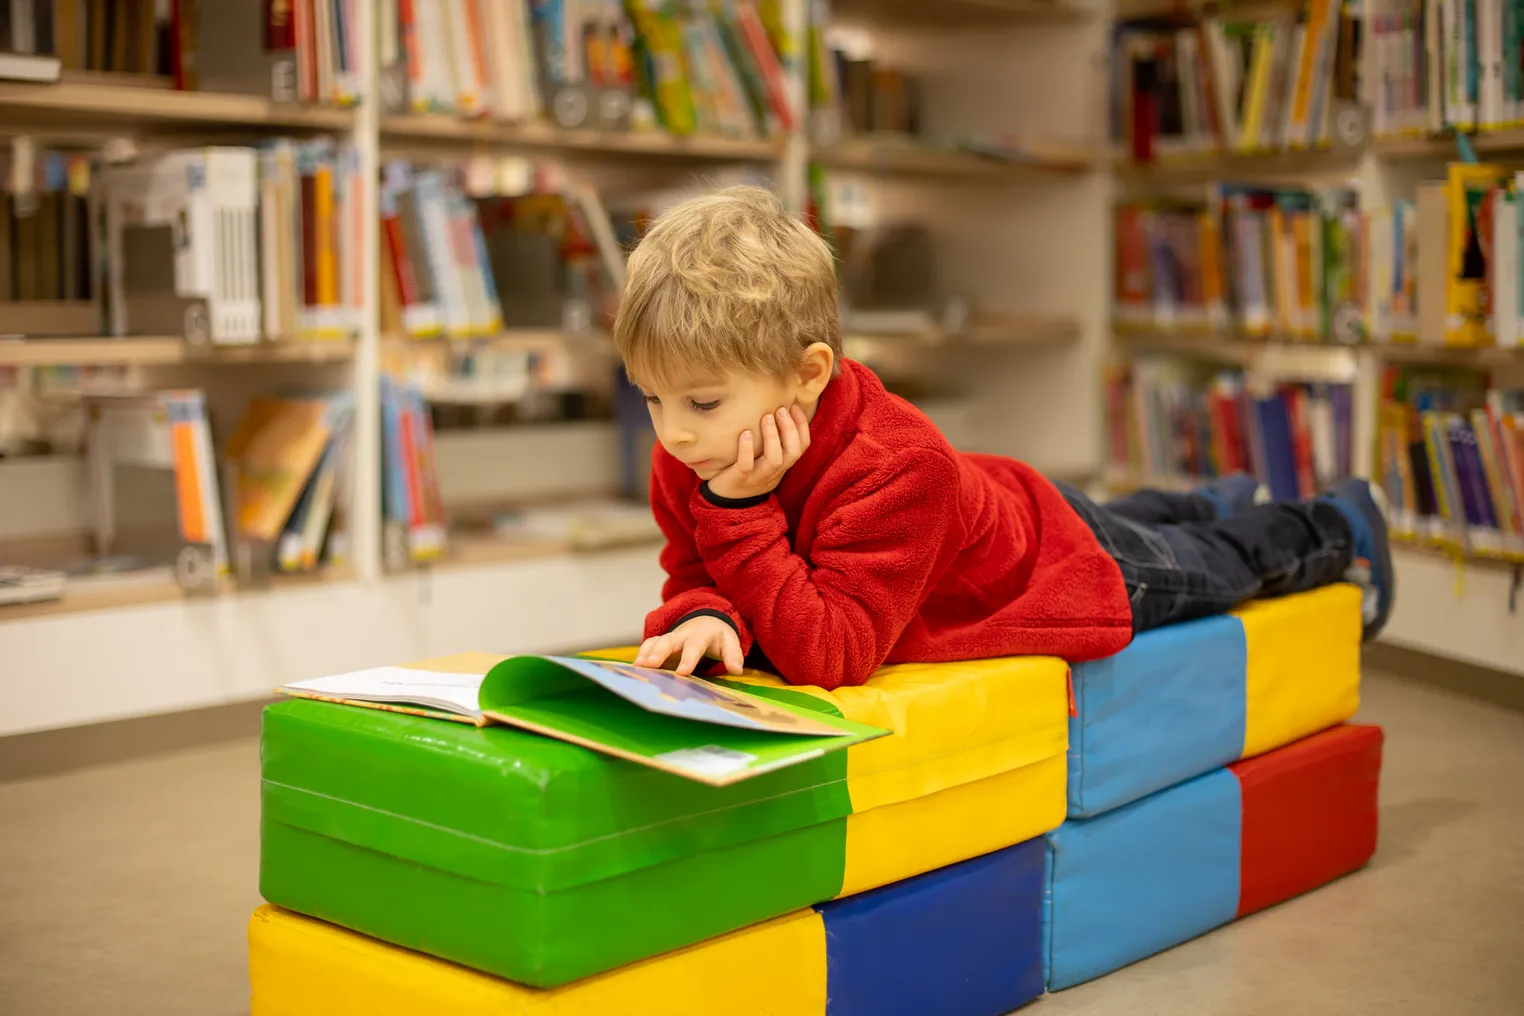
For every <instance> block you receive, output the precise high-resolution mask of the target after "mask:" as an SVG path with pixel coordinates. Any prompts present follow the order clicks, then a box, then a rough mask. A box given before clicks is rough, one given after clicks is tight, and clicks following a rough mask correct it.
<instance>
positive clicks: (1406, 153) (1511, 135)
mask: <svg viewBox="0 0 1524 1016" xmlns="http://www.w3.org/2000/svg"><path fill="white" fill-rule="evenodd" d="M1470 138H1471V147H1472V148H1473V149H1475V151H1476V153H1477V154H1478V155H1493V156H1502V157H1508V156H1514V157H1524V127H1508V128H1504V129H1503V130H1496V131H1483V132H1482V133H1479V134H1472V135H1470ZM1371 150H1372V151H1374V152H1375V153H1376V154H1377V155H1379V156H1381V157H1382V158H1383V159H1446V160H1452V161H1453V160H1456V159H1459V158H1460V148H1459V147H1458V146H1457V144H1456V140H1455V137H1454V135H1443V136H1440V137H1385V138H1377V139H1376V140H1374V141H1372V142H1371Z"/></svg>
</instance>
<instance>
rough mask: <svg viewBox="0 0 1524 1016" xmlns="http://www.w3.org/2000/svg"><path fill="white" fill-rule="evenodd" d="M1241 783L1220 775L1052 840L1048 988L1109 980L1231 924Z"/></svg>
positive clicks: (1074, 823) (1065, 828) (1046, 916)
mask: <svg viewBox="0 0 1524 1016" xmlns="http://www.w3.org/2000/svg"><path fill="white" fill-rule="evenodd" d="M1241 824H1242V804H1241V801H1240V795H1239V783H1238V780H1237V779H1236V778H1235V777H1234V776H1233V774H1232V773H1231V772H1228V771H1226V770H1219V771H1217V772H1214V773H1208V774H1207V775H1206V776H1200V777H1197V778H1196V779H1193V780H1190V781H1188V782H1186V783H1182V784H1180V785H1179V786H1175V787H1171V788H1169V789H1168V790H1161V791H1159V792H1158V793H1156V794H1153V795H1150V796H1149V797H1145V798H1143V799H1142V800H1140V801H1135V802H1133V803H1132V804H1128V805H1125V806H1123V807H1121V808H1118V809H1117V810H1116V811H1112V812H1108V813H1106V814H1104V815H1101V816H1099V817H1097V818H1090V819H1070V820H1068V821H1067V822H1065V823H1064V824H1063V825H1061V826H1059V827H1058V829H1057V830H1055V831H1054V832H1051V833H1049V834H1048V836H1047V841H1048V850H1047V858H1046V873H1045V879H1046V889H1045V893H1044V898H1043V960H1044V973H1045V976H1046V978H1047V985H1048V988H1049V990H1058V989H1060V988H1067V987H1070V986H1072V985H1075V984H1079V983H1081V982H1083V981H1088V980H1090V979H1092V978H1095V977H1099V976H1101V975H1102V974H1107V973H1110V972H1111V971H1113V970H1116V969H1117V968H1119V967H1123V966H1126V965H1127V964H1129V963H1132V962H1133V961H1135V960H1140V959H1142V958H1143V957H1145V956H1149V955H1151V954H1153V953H1156V952H1158V951H1160V950H1161V949H1167V948H1169V947H1170V946H1172V945H1177V944H1179V943H1180V942H1184V941H1185V940H1186V939H1189V938H1194V937H1195V936H1197V935H1200V934H1202V933H1203V932H1207V931H1210V930H1211V929H1213V928H1215V927H1217V926H1218V925H1222V924H1226V923H1227V922H1229V921H1231V920H1233V918H1234V916H1235V915H1236V914H1237V912H1238V889H1239V857H1240V849H1239V842H1240V831H1241V830H1240V827H1241Z"/></svg>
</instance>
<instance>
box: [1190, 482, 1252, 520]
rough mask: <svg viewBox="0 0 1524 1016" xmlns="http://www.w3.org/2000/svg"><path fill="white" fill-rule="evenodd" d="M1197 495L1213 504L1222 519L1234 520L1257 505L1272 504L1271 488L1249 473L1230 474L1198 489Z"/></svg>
mask: <svg viewBox="0 0 1524 1016" xmlns="http://www.w3.org/2000/svg"><path fill="white" fill-rule="evenodd" d="M1196 493H1198V494H1200V495H1201V496H1202V497H1204V498H1206V499H1207V500H1208V501H1210V502H1212V507H1213V508H1215V509H1217V517H1218V518H1220V519H1227V518H1232V517H1233V516H1234V515H1238V514H1240V513H1242V512H1244V511H1247V510H1248V509H1250V508H1253V507H1254V506H1255V505H1257V504H1269V503H1270V488H1268V487H1266V486H1265V485H1264V484H1263V483H1260V482H1259V481H1258V480H1256V479H1255V478H1254V477H1252V476H1250V475H1249V474H1248V473H1229V474H1228V475H1227V476H1219V477H1217V478H1216V479H1215V480H1211V481H1209V482H1207V483H1204V484H1202V485H1201V486H1200V487H1197V488H1196Z"/></svg>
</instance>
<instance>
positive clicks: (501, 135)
mask: <svg viewBox="0 0 1524 1016" xmlns="http://www.w3.org/2000/svg"><path fill="white" fill-rule="evenodd" d="M409 141H412V142H420V141H421V142H435V143H440V142H443V143H455V144H471V145H480V144H488V145H498V146H502V147H505V148H537V149H551V150H558V151H566V152H589V153H602V154H609V155H643V156H652V157H656V158H677V159H707V160H742V161H752V162H765V161H771V160H774V159H777V158H779V157H781V156H782V154H783V147H784V142H783V141H782V140H781V139H764V140H756V139H744V138H726V137H710V136H697V135H695V136H687V137H683V136H678V135H675V134H666V133H661V132H657V131H586V130H564V129H561V128H557V127H552V126H550V125H548V124H544V123H526V124H508V123H496V122H493V121H490V120H465V119H461V118H460V117H455V116H449V115H445V114H439V113H424V114H406V115H401V116H389V117H386V118H384V119H383V120H382V121H381V142H382V146H383V147H388V146H391V145H394V144H397V143H405V142H409Z"/></svg>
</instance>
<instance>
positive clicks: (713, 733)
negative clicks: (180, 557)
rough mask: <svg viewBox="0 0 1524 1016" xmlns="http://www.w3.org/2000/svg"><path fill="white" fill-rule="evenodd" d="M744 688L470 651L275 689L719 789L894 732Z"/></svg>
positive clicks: (583, 661) (615, 665)
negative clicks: (550, 744) (535, 741)
mask: <svg viewBox="0 0 1524 1016" xmlns="http://www.w3.org/2000/svg"><path fill="white" fill-rule="evenodd" d="M744 689H745V686H743V685H739V684H733V683H731V682H719V681H707V680H704V679H703V678H697V677H684V676H682V675H680V674H676V673H673V672H672V671H668V670H654V669H652V668H649V667H637V666H634V665H632V664H628V663H621V662H618V661H613V660H599V659H592V658H585V657H564V656H512V657H506V658H504V657H488V656H483V655H480V654H472V655H470V656H468V657H459V658H453V659H450V660H444V661H438V663H436V664H433V665H430V664H419V665H417V666H412V667H377V668H373V669H371V670H365V671H359V672H356V673H352V674H339V675H336V676H333V677H323V678H318V679H316V680H312V681H296V682H293V683H291V684H287V685H284V686H282V687H281V688H280V689H279V691H281V692H282V693H284V694H288V695H298V696H303V697H307V698H318V699H323V700H326V701H331V702H339V703H342V704H346V705H357V706H367V707H370V708H378V709H398V710H402V711H406V712H413V713H418V714H421V715H428V716H433V717H436V718H440V719H454V720H457V721H461V722H466V723H474V724H478V725H485V724H487V723H502V724H506V725H508V726H514V727H520V728H522V729H525V730H530V731H533V732H535V733H538V734H543V735H545V736H548V737H555V738H559V739H560V740H563V741H569V742H571V743H573V744H579V745H582V746H583V747H586V748H591V749H593V750H595V751H600V752H603V753H605V754H608V755H613V756H615V757H617V758H622V759H627V760H629V761H631V762H637V763H640V764H641V765H647V766H651V767H652V768H654V769H660V770H662V771H663V772H668V773H672V774H674V775H677V776H683V777H686V778H688V779H691V780H697V781H698V782H700V783H707V784H710V785H712V786H726V785H728V784H731V783H735V782H737V781H740V780H744V779H748V778H750V777H752V776H758V775H760V774H762V773H765V772H771V771H772V770H775V769H781V768H783V767H785V766H790V765H795V764H797V763H800V762H806V761H809V760H810V759H814V758H819V757H820V756H821V755H823V754H825V753H826V752H830V751H840V750H842V749H844V748H847V747H850V746H851V745H854V744H860V743H862V742H864V741H869V740H872V739H873V738H876V737H882V736H884V735H885V734H888V733H889V731H887V730H882V729H880V728H878V727H870V726H867V725H864V724H861V723H853V722H852V721H850V720H846V719H843V718H841V717H839V716H832V715H830V714H828V713H825V712H821V711H817V710H815V709H812V708H810V707H809V706H808V705H806V704H801V703H804V702H808V701H809V699H808V697H807V696H802V695H801V696H797V698H796V697H792V696H791V697H790V698H789V699H788V700H784V699H782V698H779V697H774V696H772V695H768V696H765V697H764V696H761V695H755V694H752V693H751V692H749V691H747V690H744Z"/></svg>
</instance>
